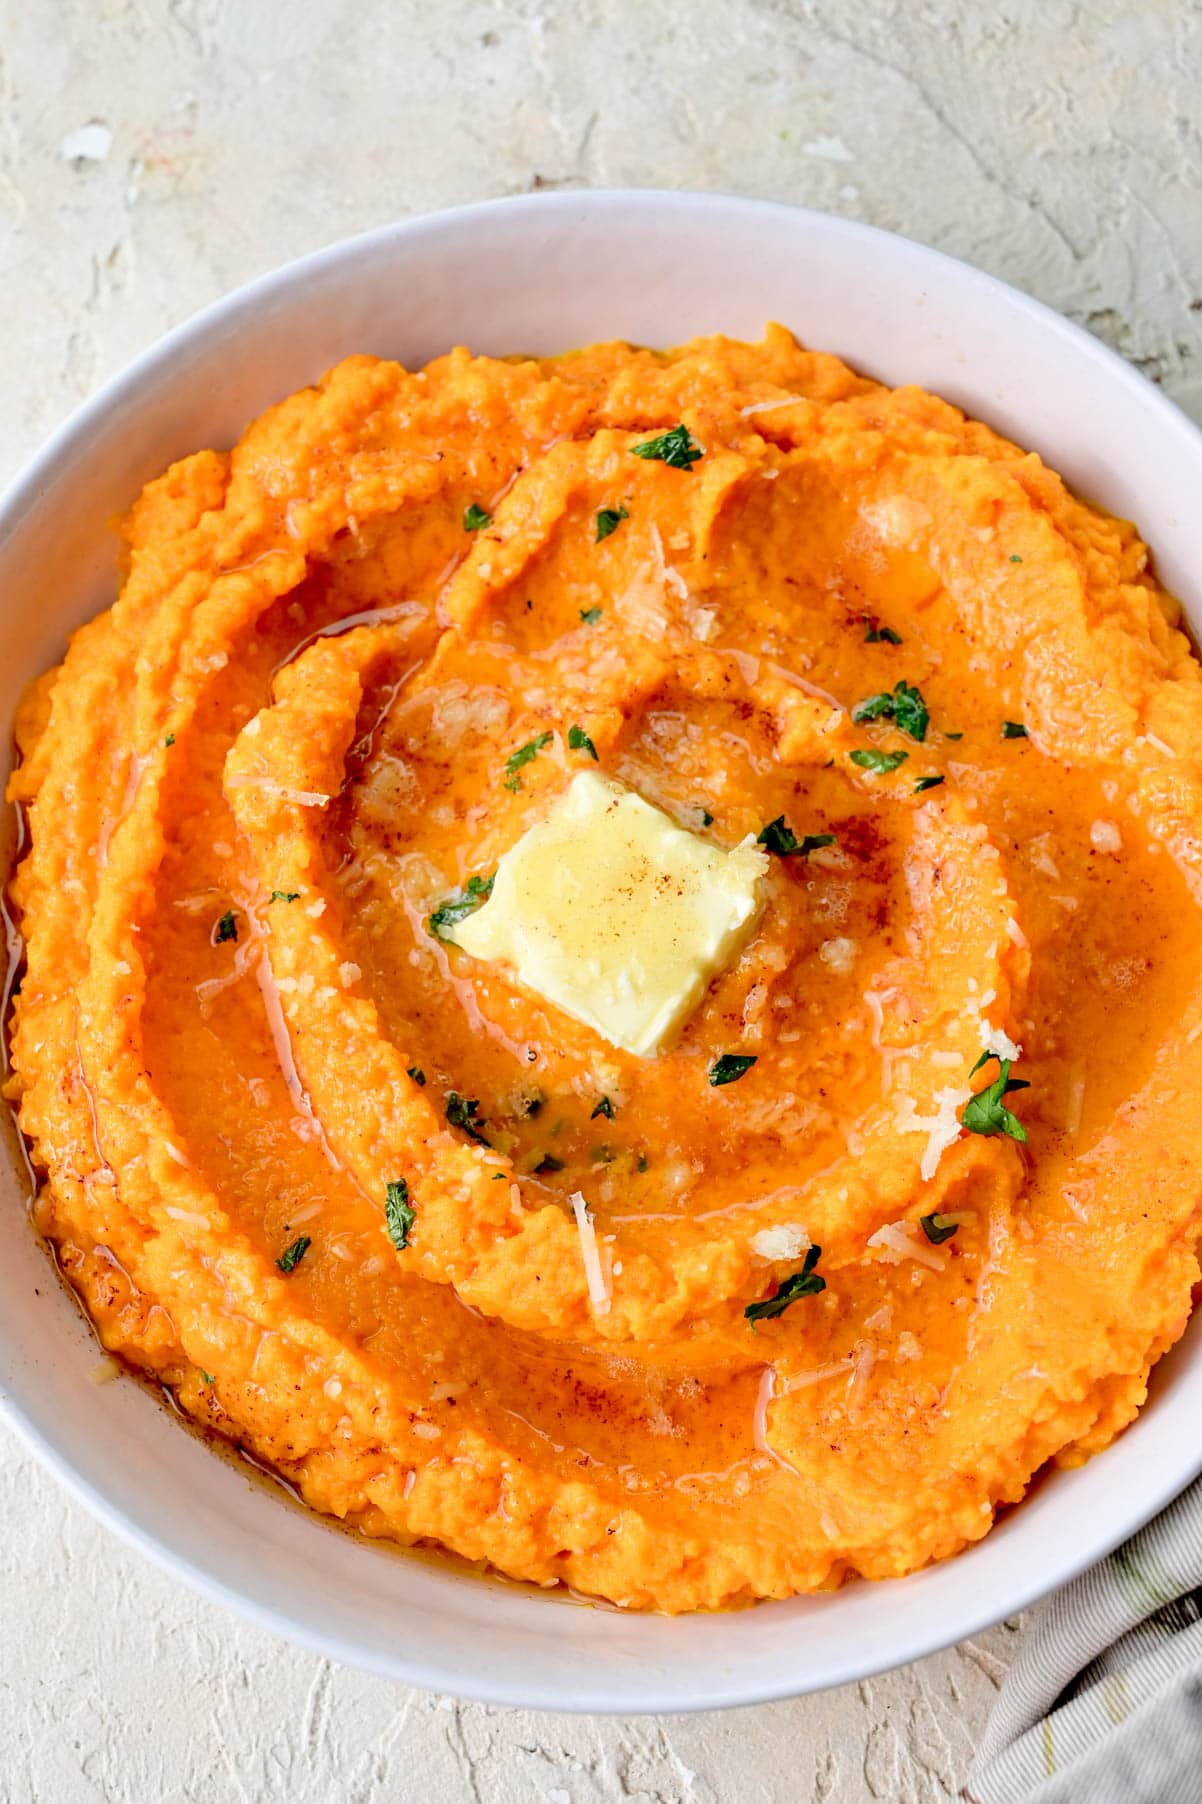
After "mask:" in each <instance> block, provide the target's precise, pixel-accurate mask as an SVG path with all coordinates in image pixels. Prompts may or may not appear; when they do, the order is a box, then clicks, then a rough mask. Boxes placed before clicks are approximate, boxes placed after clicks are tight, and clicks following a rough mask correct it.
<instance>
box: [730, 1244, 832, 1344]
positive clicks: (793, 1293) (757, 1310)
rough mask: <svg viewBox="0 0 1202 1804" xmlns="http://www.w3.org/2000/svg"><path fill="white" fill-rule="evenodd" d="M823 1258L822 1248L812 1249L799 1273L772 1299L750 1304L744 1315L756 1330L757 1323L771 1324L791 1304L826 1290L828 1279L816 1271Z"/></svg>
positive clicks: (781, 1286) (786, 1282) (787, 1280)
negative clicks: (815, 1268)
mask: <svg viewBox="0 0 1202 1804" xmlns="http://www.w3.org/2000/svg"><path fill="white" fill-rule="evenodd" d="M821 1257H822V1248H821V1247H810V1248H809V1250H808V1251H807V1253H806V1256H805V1263H804V1264H803V1266H802V1268H801V1270H800V1271H799V1272H794V1273H793V1276H792V1277H791V1278H786V1279H785V1281H784V1283H783V1284H782V1285H780V1287H779V1288H778V1289H777V1290H775V1291H773V1293H772V1295H771V1296H770V1297H765V1298H764V1300H763V1302H762V1303H748V1305H747V1307H746V1309H745V1310H744V1311H743V1314H744V1315H745V1316H746V1318H747V1320H748V1321H749V1322H750V1323H751V1326H752V1327H753V1328H754V1327H755V1325H756V1323H757V1322H769V1321H771V1320H772V1319H773V1317H774V1316H778V1315H783V1314H784V1313H785V1310H786V1309H787V1308H788V1307H789V1305H790V1303H796V1302H797V1301H798V1299H799V1298H801V1297H816V1296H817V1295H818V1293H819V1291H820V1290H825V1289H826V1279H825V1278H823V1277H820V1276H819V1274H818V1273H817V1272H816V1271H815V1270H814V1267H815V1266H816V1265H817V1263H818V1261H819V1260H820V1259H821Z"/></svg>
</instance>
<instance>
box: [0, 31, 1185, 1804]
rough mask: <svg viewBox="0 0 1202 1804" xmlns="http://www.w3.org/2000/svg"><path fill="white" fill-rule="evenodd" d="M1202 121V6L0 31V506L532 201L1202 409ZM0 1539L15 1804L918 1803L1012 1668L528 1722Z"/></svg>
mask: <svg viewBox="0 0 1202 1804" xmlns="http://www.w3.org/2000/svg"><path fill="white" fill-rule="evenodd" d="M1200 94H1202V6H1200V5H1199V4H1198V0H1141V3H1136V4H1134V5H1130V4H1129V5H1121V4H1117V3H1116V0H1095V3H1093V4H1072V3H1070V0H1008V3H1007V4H1004V5H1002V6H994V5H978V4H973V0H943V3H932V4H927V5H922V4H911V3H907V0H892V3H890V0H884V3H878V4H876V5H872V4H867V3H861V0H845V3H840V0H691V4H684V3H673V0H574V3H573V4H570V5H563V6H558V5H555V4H553V3H552V0H541V4H540V3H539V0H512V3H510V4H504V3H496V4H493V3H490V0H441V3H440V0H429V3H427V4H419V3H418V0H394V3H393V4H385V3H381V0H377V3H375V4H372V3H371V0H366V3H365V0H291V4H278V3H273V0H168V3H164V0H0V301H2V303H3V312H2V316H0V317H2V320H3V327H2V331H3V338H2V339H0V343H2V345H3V354H2V356H0V477H7V476H8V475H10V474H11V473H12V472H13V471H14V470H15V469H16V467H17V466H18V465H19V464H20V462H21V461H22V460H23V458H24V457H25V456H26V455H27V453H28V452H30V451H31V450H32V449H33V448H34V446H35V444H36V443H37V442H38V441H39V440H40V439H41V438H42V437H43V436H44V435H45V434H46V433H47V432H48V431H49V430H50V428H51V427H52V426H54V425H55V424H56V423H57V422H58V421H59V420H60V419H61V418H62V416H63V415H64V414H65V413H66V412H67V411H68V410H69V409H70V408H71V407H72V406H74V404H75V403H76V402H77V401H79V400H80V399H82V398H83V397H84V396H85V395H86V394H88V393H89V392H90V391H91V390H92V389H93V388H94V387H95V385H96V384H97V383H98V382H99V381H101V379H102V378H104V377H105V376H107V375H108V374H109V373H110V372H111V371H113V370H114V369H116V368H118V367H119V366H120V365H121V364H123V363H124V362H125V361H126V360H127V359H128V358H129V357H131V356H132V355H133V354H134V353H135V352H137V351H139V350H141V349H142V347H143V346H145V345H146V344H147V343H149V342H150V341H151V340H152V339H154V338H156V337H157V336H158V335H159V334H160V333H161V332H163V331H164V330H165V329H166V328H167V327H168V326H170V325H172V324H174V323H175V322H176V321H178V320H180V319H181V318H183V317H184V316H186V315H187V314H189V313H191V312H192V311H194V310H195V309H196V308H197V307H199V306H201V305H202V304H203V303H205V302H207V301H209V300H211V299H213V298H214V297H216V296H217V295H220V294H221V293H223V292H224V291H225V290H227V289H229V288H232V287H234V286H235V285H237V284H238V283H241V282H243V281H245V280H246V279H247V278H248V277H251V276H254V275H256V274H258V273H259V272H261V271H263V270H265V269H269V268H271V267H272V266H274V265H276V264H278V263H281V262H283V261H285V260H286V259H288V258H290V257H294V256H296V255H298V254H300V253H301V252H304V251H307V250H310V249H312V248H314V247H315V246H317V245H320V244H323V243H325V242H328V241H329V240H330V239H332V238H336V237H340V236H342V235H344V234H346V233H350V232H355V231H359V230H362V229H363V228H365V227H368V226H372V225H376V224H379V223H381V222H383V221H386V220H388V219H391V218H396V217H399V216H402V215H405V214H410V213H415V212H421V211H426V210H428V209H430V208H436V207H443V206H449V205H453V204H455V203H456V202H459V201H465V200H474V199H477V198H480V197H482V196H486V195H491V194H509V193H516V192H522V191H525V190H527V189H530V188H535V187H569V186H589V185H620V184H632V185H662V186H669V187H671V186H679V187H694V188H706V187H709V188H721V189H728V190H734V191H736V192H741V193H748V194H759V195H765V196H771V197H778V198H781V199H786V200H795V201H800V202H805V203H806V204H808V205H811V206H816V207H823V208H826V209H828V210H830V211H833V212H837V213H846V214H850V215H854V216H856V217H858V218H863V219H867V220H870V221H872V222H873V223H875V224H878V225H883V226H887V227H891V228H893V229H895V230H898V231H902V232H906V233H909V234H910V235H912V236H914V237H917V238H920V239H923V240H925V241H926V242H928V243H931V244H935V245H938V246H940V247H941V248H942V249H944V250H948V251H951V252H953V253H955V254H956V255H959V256H962V257H965V258H968V259H969V260H970V261H972V262H975V263H977V264H980V265H982V266H983V267H984V268H986V269H989V270H992V271H995V272H996V273H997V274H999V275H1002V276H1004V277H1006V278H1008V279H1009V280H1010V281H1012V282H1015V283H1016V284H1017V285H1018V286H1019V287H1021V288H1025V289H1027V290H1029V291H1030V292H1031V293H1033V294H1036V295H1038V296H1040V297H1041V298H1042V299H1044V300H1046V301H1049V302H1051V303H1052V304H1053V305H1054V306H1056V307H1059V308H1060V309H1061V310H1062V311H1064V312H1066V313H1068V314H1070V315H1071V316H1072V317H1073V318H1075V319H1078V320H1080V321H1082V322H1083V323H1084V324H1086V325H1087V326H1089V327H1090V328H1091V329H1092V330H1094V331H1096V332H1098V333H1100V334H1101V336H1102V337H1104V338H1106V339H1107V340H1108V341H1109V342H1110V343H1112V344H1114V345H1115V346H1116V347H1117V348H1118V349H1119V350H1120V351H1122V352H1123V353H1124V354H1125V355H1126V356H1128V357H1130V358H1131V359H1132V360H1133V361H1134V362H1136V363H1137V364H1138V365H1139V367H1140V368H1141V369H1143V370H1144V371H1145V372H1146V373H1147V374H1148V375H1150V376H1152V377H1153V379H1154V380H1156V381H1159V382H1162V383H1163V384H1164V386H1165V388H1166V389H1167V390H1168V391H1169V392H1170V393H1171V394H1173V395H1174V396H1176V398H1177V399H1178V400H1180V401H1181V402H1182V403H1183V404H1184V405H1185V406H1186V407H1187V408H1188V409H1189V410H1190V411H1191V412H1192V413H1193V414H1194V415H1195V417H1200V418H1202V136H1200V132H1202V100H1200ZM19 1231H21V1227H20V1224H17V1223H9V1224H7V1227H6V1232H8V1233H13V1232H19ZM0 1525H2V1526H0V1587H2V1589H0V1798H2V1799H3V1800H4V1804H33V1801H35V1800H36V1801H38V1804H43V1801H44V1804H92V1801H93V1800H102V1801H103V1804H159V1801H160V1800H161V1801H163V1804H177V1801H178V1804H184V1801H187V1804H193V1801H200V1800H203V1801H204V1804H209V1801H210V1800H212V1801H220V1804H224V1801H225V1800H231V1801H235V1800H246V1801H251V1804H260V1801H267V1800H277V1799H278V1800H281V1801H283V1800H287V1804H335V1801H338V1804H341V1801H342V1800H345V1801H346V1804H384V1801H386V1800H409V1799H413V1800H418V1799H420V1800H422V1801H423V1804H457V1801H458V1800H461V1799H462V1800H470V1801H471V1804H494V1801H495V1804H508V1801H510V1800H517V1799H531V1800H538V1799H546V1800H548V1804H600V1801H601V1800H609V1799H615V1798H616V1799H634V1800H639V1801H640V1804H643V1801H646V1804H719V1801H720V1804H727V1801H728V1800H729V1801H731V1804H734V1801H735V1800H738V1801H739V1804H743V1800H750V1799H754V1800H764V1801H765V1804H776V1801H780V1804H785V1801H789V1804H792V1801H793V1800H806V1799H815V1800H830V1801H831V1804H861V1801H866V1800H888V1801H889V1804H927V1801H928V1800H939V1799H946V1798H951V1797H954V1796H955V1793H956V1791H957V1788H958V1786H959V1784H960V1783H961V1782H962V1779H963V1775H964V1771H965V1768H966V1765H967V1761H968V1758H969V1755H970V1752H971V1748H972V1745H973V1741H974V1738H975V1736H976V1734H977V1732H978V1730H979V1728H980V1725H981V1724H982V1722H983V1721H984V1718H985V1716H986V1714H987V1712H988V1709H989V1706H990V1702H991V1699H992V1697H993V1694H994V1690H995V1687H996V1685H997V1682H998V1680H999V1678H1000V1676H1001V1674H1002V1672H1003V1671H1004V1669H1005V1667H1006V1664H1007V1661H1008V1659H1009V1658H1010V1657H1011V1655H1012V1651H1013V1648H1014V1645H1015V1642H1016V1639H1017V1635H1016V1626H1015V1625H1008V1626H1003V1627H1001V1628H998V1629H995V1630H993V1631H992V1632H991V1633H989V1634H987V1635H983V1636H981V1637H980V1638H979V1639H978V1641H977V1642H975V1643H967V1644H965V1645H963V1646H961V1647H960V1648H957V1649H955V1650H954V1651H951V1652H949V1653H947V1654H943V1655H938V1656H936V1657H934V1658H932V1659H929V1660H925V1661H922V1662H921V1663H919V1664H918V1665H916V1666H912V1667H910V1668H908V1669H905V1670H904V1671H901V1672H897V1673H894V1674H891V1675H889V1676H887V1677H885V1678H882V1679H876V1680H873V1681H871V1682H870V1683H865V1684H861V1685H856V1686H849V1687H846V1688H844V1689H842V1690H840V1691H835V1692H831V1693H828V1694H826V1695H825V1696H822V1697H818V1698H810V1699H803V1700H800V1701H798V1702H796V1703H792V1704H782V1705H774V1706H771V1707H765V1708H763V1709H758V1710H748V1711H742V1712H739V1713H736V1714H728V1715H710V1716H699V1717H692V1718H676V1719H671V1720H666V1721H662V1722H653V1721H646V1720H635V1719H628V1720H625V1721H621V1720H618V1721H603V1720H588V1719H573V1718H568V1717H554V1716H546V1715H534V1714H531V1713H526V1712H521V1711H502V1710H493V1709H487V1708H484V1707H482V1706H478V1705H470V1704H469V1705H462V1706H461V1705H458V1704H455V1703H453V1702H451V1701H450V1700H447V1699H437V1698H430V1697H426V1696H423V1695H422V1694H420V1693H416V1692H406V1691H405V1690H403V1689H401V1688H398V1687H395V1686H392V1685H388V1684H386V1683H384V1682H382V1681H380V1680H376V1679H369V1678H364V1677H361V1676H359V1675H358V1674H355V1673H353V1672H349V1671H344V1670H342V1669H339V1668H335V1667H332V1666H331V1665H330V1664H329V1663H327V1662H325V1661H322V1660H319V1659H316V1658H314V1657H313V1656H312V1655H309V1654H305V1653H301V1652H298V1651H296V1650H294V1649H292V1648H289V1647H286V1646H284V1645H282V1644H280V1643H279V1642H276V1641H275V1640H274V1639H272V1638H271V1637H270V1636H268V1635H266V1634H264V1633H261V1632H259V1631H257V1630H253V1629H250V1628H247V1627H244V1626H242V1625H241V1624H239V1623H237V1622H235V1621H234V1620H232V1619H231V1618H229V1617H227V1616H225V1615H224V1614H222V1612H221V1611H219V1610H217V1609H215V1608H214V1607H212V1606H211V1605H209V1604H206V1603H202V1602H201V1601H199V1600H198V1599H196V1598H194V1597H192V1596H191V1595H189V1594H188V1593H187V1592H185V1591H183V1590H181V1589H180V1587H179V1586H177V1585H176V1584H174V1583H173V1582H171V1581H168V1580H167V1579H166V1578H164V1577H162V1576H161V1575H160V1574H159V1573H158V1571H157V1570H155V1569H152V1568H151V1567H149V1566H148V1565H146V1564H145V1563H144V1562H143V1561H142V1560H141V1559H140V1558H138V1557H136V1556H134V1555H133V1554H131V1553H128V1552H126V1551H125V1549H124V1548H122V1547H121V1546H119V1545H118V1544H117V1543H116V1542H115V1541H114V1540H112V1539H111V1538H110V1537H109V1536H108V1535H107V1534H105V1533H103V1532H102V1531H101V1530H100V1529H99V1528H97V1527H95V1526H94V1525H93V1524H92V1523H91V1521H90V1520H89V1518H88V1517H87V1516H86V1515H85V1514H84V1513H83V1511H82V1510H80V1509H79V1508H78V1507H77V1506H76V1505H75V1504H74V1503H71V1502H69V1501H68V1500H67V1499H66V1498H65V1497H64V1496H63V1495H62V1494H61V1493H60V1492H59V1490H58V1489H57V1487H56V1486H55V1485H54V1484H52V1483H51V1482H50V1480H49V1479H47V1478H45V1477H43V1476H42V1474H41V1472H40V1471H39V1470H38V1469H37V1468H36V1467H35V1466H34V1464H33V1463H32V1462H31V1461H30V1459H29V1458H28V1457H27V1456H26V1454H25V1453H24V1451H23V1450H22V1449H21V1448H20V1447H19V1446H18V1444H17V1443H16V1441H15V1440H13V1439H12V1437H11V1435H9V1434H8V1432H7V1431H5V1430H0Z"/></svg>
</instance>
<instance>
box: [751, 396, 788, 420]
mask: <svg viewBox="0 0 1202 1804" xmlns="http://www.w3.org/2000/svg"><path fill="white" fill-rule="evenodd" d="M802 399H803V397H802V396H801V395H784V396H783V397H782V398H781V399H780V400H779V401H753V402H752V403H751V406H750V407H740V409H739V418H740V419H742V420H750V419H752V418H753V417H754V415H755V414H757V413H775V412H776V409H777V408H778V407H796V406H797V405H798V403H799V402H800V401H801V400H802Z"/></svg>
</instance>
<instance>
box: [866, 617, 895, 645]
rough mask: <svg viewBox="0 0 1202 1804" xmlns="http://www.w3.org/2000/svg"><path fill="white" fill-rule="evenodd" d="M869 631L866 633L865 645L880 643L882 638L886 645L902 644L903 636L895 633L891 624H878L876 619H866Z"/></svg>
mask: <svg viewBox="0 0 1202 1804" xmlns="http://www.w3.org/2000/svg"><path fill="white" fill-rule="evenodd" d="M865 625H866V626H867V628H868V631H867V632H866V633H865V634H864V643H865V645H879V644H880V643H881V642H882V640H883V641H884V643H885V644H886V645H900V644H901V642H902V636H901V634H900V633H895V632H894V630H893V628H892V627H891V626H878V625H877V624H876V622H875V620H867V621H865Z"/></svg>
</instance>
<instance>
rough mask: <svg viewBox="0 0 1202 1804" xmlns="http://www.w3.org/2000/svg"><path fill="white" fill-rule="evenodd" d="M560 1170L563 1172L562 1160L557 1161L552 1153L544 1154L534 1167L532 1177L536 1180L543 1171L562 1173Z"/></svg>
mask: <svg viewBox="0 0 1202 1804" xmlns="http://www.w3.org/2000/svg"><path fill="white" fill-rule="evenodd" d="M562 1170H563V1160H562V1159H557V1158H556V1157H555V1156H554V1154H553V1153H544V1154H543V1156H542V1158H541V1159H540V1160H539V1162H538V1164H537V1165H536V1166H535V1167H534V1175H535V1177H536V1178H538V1177H541V1176H542V1174H543V1172H544V1171H562Z"/></svg>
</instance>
